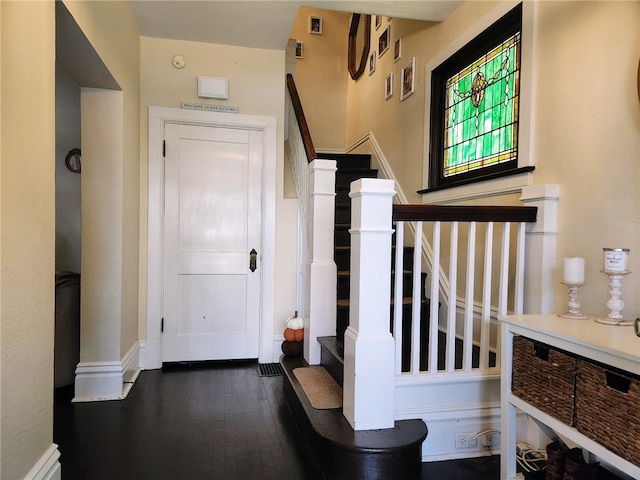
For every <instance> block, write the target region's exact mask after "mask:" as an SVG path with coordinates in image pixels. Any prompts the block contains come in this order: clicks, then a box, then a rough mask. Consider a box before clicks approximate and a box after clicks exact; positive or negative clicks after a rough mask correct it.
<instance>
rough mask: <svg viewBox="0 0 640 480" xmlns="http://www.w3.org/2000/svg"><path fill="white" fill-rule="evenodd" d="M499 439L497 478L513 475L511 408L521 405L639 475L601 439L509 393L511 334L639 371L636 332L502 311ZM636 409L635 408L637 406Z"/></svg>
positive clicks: (513, 417) (639, 343)
mask: <svg viewBox="0 0 640 480" xmlns="http://www.w3.org/2000/svg"><path fill="white" fill-rule="evenodd" d="M498 319H499V320H500V322H501V333H502V335H501V364H500V367H501V375H502V377H501V407H502V419H501V430H502V435H501V437H502V438H501V443H502V456H501V459H500V478H501V480H509V479H512V478H516V440H517V439H516V409H520V410H522V411H523V412H524V413H526V414H528V415H530V416H531V417H533V418H534V419H536V420H537V421H539V422H541V423H543V424H544V425H546V426H547V427H549V428H551V429H552V430H554V431H555V432H556V433H557V434H559V435H561V436H563V437H565V438H567V439H569V440H571V441H573V442H575V443H576V444H578V445H580V446H581V447H582V448H584V449H586V450H588V451H589V452H591V453H592V454H594V455H596V456H597V457H599V458H600V459H601V460H602V461H604V462H606V463H608V464H610V465H612V466H613V467H615V468H616V469H618V470H619V471H620V472H622V473H624V474H626V475H629V476H630V478H632V479H640V467H638V466H636V465H634V464H632V463H631V462H629V461H627V460H625V459H623V458H620V457H619V456H617V455H616V454H614V453H613V452H611V451H610V450H608V449H606V448H605V447H603V446H602V445H600V444H598V443H596V442H595V441H593V440H592V439H590V438H588V437H587V436H585V435H583V434H582V433H580V432H578V430H576V429H575V428H573V427H570V426H569V425H566V424H564V423H562V422H560V421H558V420H556V419H555V418H554V417H552V416H550V415H548V414H546V413H544V412H542V411H540V410H539V409H537V408H535V407H533V406H532V405H530V404H529V403H527V402H525V401H523V400H521V399H520V398H518V397H516V396H515V395H513V394H512V393H511V373H512V371H511V367H512V355H513V337H514V336H515V335H522V336H524V337H526V338H529V339H531V340H537V341H539V342H542V343H546V344H547V345H550V346H553V347H556V348H558V349H562V350H565V351H567V352H572V353H575V354H577V355H580V356H582V357H585V358H588V359H591V360H595V361H597V362H601V363H603V364H606V365H610V366H613V367H617V368H620V369H622V370H625V371H627V372H631V373H634V374H636V375H640V337H637V336H636V335H635V333H634V331H633V328H632V327H618V326H611V325H604V324H600V323H596V322H594V321H593V319H590V320H575V319H567V318H561V317H558V316H557V315H555V314H548V315H536V314H529V315H501V316H499V317H498ZM639 415H640V412H639Z"/></svg>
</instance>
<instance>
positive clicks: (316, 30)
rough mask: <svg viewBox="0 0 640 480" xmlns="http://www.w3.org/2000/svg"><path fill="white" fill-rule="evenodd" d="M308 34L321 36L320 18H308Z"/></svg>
mask: <svg viewBox="0 0 640 480" xmlns="http://www.w3.org/2000/svg"><path fill="white" fill-rule="evenodd" d="M309 33H313V34H314V35H322V17H309Z"/></svg>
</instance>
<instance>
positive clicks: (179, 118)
mask: <svg viewBox="0 0 640 480" xmlns="http://www.w3.org/2000/svg"><path fill="white" fill-rule="evenodd" d="M167 123H180V124H188V125H205V126H215V127H222V128H225V127H226V128H236V129H238V128H241V129H248V130H260V131H262V132H263V136H262V139H263V158H262V161H263V163H262V202H261V203H262V232H261V243H262V252H261V263H262V269H261V275H262V281H261V282H262V296H261V299H260V336H259V345H258V361H259V362H260V363H270V362H272V361H273V355H274V348H273V324H274V315H273V312H274V298H275V291H274V284H275V233H276V155H277V148H276V135H277V131H276V126H277V120H276V118H275V117H269V116H258V115H243V114H233V113H220V112H206V111H199V110H185V109H178V108H168V107H156V106H150V107H149V153H148V159H149V163H148V191H147V200H148V213H147V228H148V230H147V257H146V258H147V265H146V272H147V278H146V285H147V303H146V307H147V312H146V332H145V335H143V336H142V337H143V340H142V341H141V345H140V363H141V368H143V369H154V368H161V367H162V333H161V322H162V288H163V286H162V244H163V209H164V206H163V205H164V201H163V199H164V166H163V165H164V159H163V155H162V150H163V146H162V142H163V140H164V129H165V125H166V124H167Z"/></svg>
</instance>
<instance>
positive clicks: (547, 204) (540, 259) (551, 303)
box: [520, 184, 560, 313]
mask: <svg viewBox="0 0 640 480" xmlns="http://www.w3.org/2000/svg"><path fill="white" fill-rule="evenodd" d="M559 190H560V189H559V187H558V185H551V184H550V185H532V186H529V187H524V188H523V189H522V197H520V201H522V203H523V205H524V206H526V207H538V217H537V221H536V223H534V224H531V225H527V233H526V258H525V269H524V271H525V278H524V282H525V294H524V313H552V312H555V308H556V306H555V268H556V248H557V247H556V244H557V239H558V199H559Z"/></svg>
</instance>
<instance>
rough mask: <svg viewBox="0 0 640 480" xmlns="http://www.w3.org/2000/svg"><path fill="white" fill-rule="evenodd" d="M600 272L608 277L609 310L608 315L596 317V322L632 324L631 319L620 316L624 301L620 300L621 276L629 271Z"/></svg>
mask: <svg viewBox="0 0 640 480" xmlns="http://www.w3.org/2000/svg"><path fill="white" fill-rule="evenodd" d="M601 271H602V273H604V274H605V275H607V276H608V277H609V287H610V290H609V300H608V301H607V308H608V309H609V310H610V312H609V315H607V316H606V317H605V318H596V322H598V323H605V324H607V325H621V326H629V325H633V322H632V321H631V320H625V319H624V317H623V316H622V310H623V309H624V302H623V301H622V278H623V277H624V276H625V275H628V274H630V273H631V271H629V270H622V271H611V270H601Z"/></svg>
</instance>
